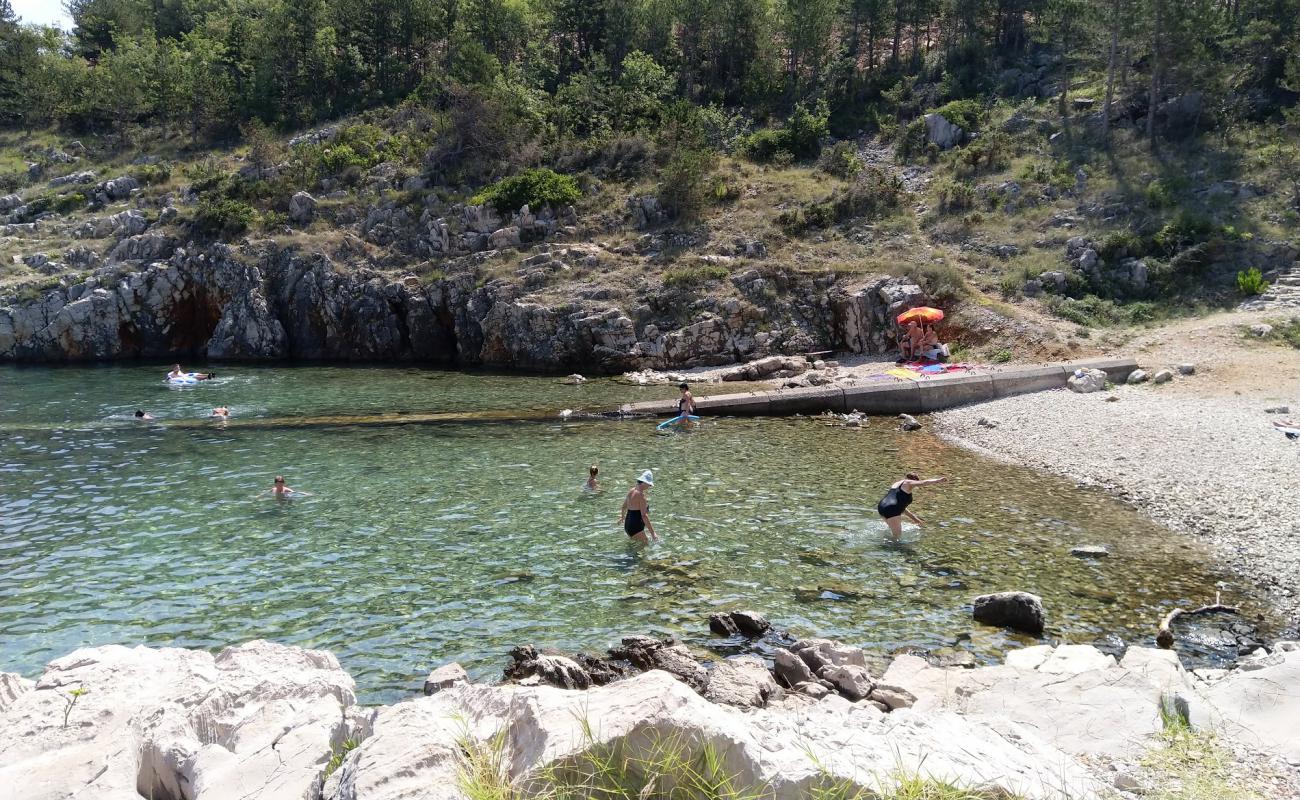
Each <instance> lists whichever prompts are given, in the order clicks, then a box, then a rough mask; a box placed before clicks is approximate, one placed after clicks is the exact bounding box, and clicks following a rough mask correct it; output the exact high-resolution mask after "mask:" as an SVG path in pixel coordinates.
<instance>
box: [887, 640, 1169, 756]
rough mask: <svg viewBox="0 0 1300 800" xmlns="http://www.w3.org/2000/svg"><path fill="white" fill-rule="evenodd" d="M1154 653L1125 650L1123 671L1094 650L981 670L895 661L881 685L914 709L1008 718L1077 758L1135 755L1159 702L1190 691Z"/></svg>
mask: <svg viewBox="0 0 1300 800" xmlns="http://www.w3.org/2000/svg"><path fill="white" fill-rule="evenodd" d="M1158 653H1159V651H1149V650H1147V649H1146V648H1129V651H1128V654H1126V656H1125V663H1124V664H1122V665H1121V664H1116V662H1115V659H1114V657H1113V656H1109V655H1106V654H1104V653H1101V652H1100V651H1098V650H1096V649H1095V648H1093V647H1091V646H1087V645H1063V646H1060V647H1055V648H1053V647H1051V646H1048V645H1042V646H1039V647H1031V648H1026V649H1025V650H1023V651H1019V652H1018V653H1012V654H1010V655H1008V657H1007V664H1006V666H993V667H984V668H980V669H960V668H943V667H934V666H931V665H930V664H928V663H926V662H925V661H924V660H922V659H920V658H917V657H915V656H899V657H898V658H896V659H894V661H893V663H891V664H890V666H889V669H888V670H887V671H886V672H885V674H884V676H883V677H882V678H881V683H886V684H891V685H895V686H901V687H903V688H905V689H907V690H908V691H910V692H911V693H912V694H914V695H916V696H917V698H918V699H917V702H916V704H915V706H913V708H914V709H915V710H916V711H920V712H928V711H934V710H938V709H954V710H957V711H960V712H961V713H962V714H963V715H965V716H966V717H967V718H968V719H970V720H972V721H980V722H984V723H987V724H991V725H996V724H999V723H997V720H998V719H999V718H1000V719H1004V720H1008V721H1010V722H1011V723H1014V724H1016V725H1019V726H1021V727H1024V728H1027V729H1029V730H1032V731H1033V732H1034V733H1036V734H1037V735H1038V736H1040V737H1042V738H1043V739H1044V740H1046V741H1047V742H1049V743H1051V744H1052V745H1054V746H1056V747H1059V748H1061V749H1062V750H1064V751H1065V752H1067V753H1071V754H1073V755H1077V756H1092V755H1098V754H1100V755H1107V756H1124V757H1131V756H1134V757H1135V756H1136V755H1137V754H1140V752H1141V751H1142V748H1143V746H1144V745H1143V742H1144V741H1145V740H1146V739H1147V738H1148V737H1150V736H1151V735H1152V734H1155V733H1157V732H1159V731H1160V730H1161V729H1162V727H1163V724H1162V721H1161V718H1160V702H1161V698H1162V696H1165V695H1167V694H1172V695H1176V696H1180V697H1182V696H1186V695H1189V694H1190V693H1191V685H1190V682H1189V680H1188V678H1187V675H1186V673H1185V672H1184V671H1183V670H1182V668H1181V666H1177V665H1176V664H1174V663H1170V661H1169V660H1168V657H1166V656H1161V655H1159V654H1158ZM1170 655H1172V654H1170Z"/></svg>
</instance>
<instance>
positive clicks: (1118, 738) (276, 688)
mask: <svg viewBox="0 0 1300 800" xmlns="http://www.w3.org/2000/svg"><path fill="white" fill-rule="evenodd" d="M834 646H835V647H842V646H840V645H834ZM746 658H748V657H742V659H737V660H739V661H744V660H746ZM721 663H722V664H723V665H725V664H729V663H732V662H721ZM720 668H721V667H718V666H715V667H714V670H713V672H715V673H716V672H718V670H719V669H720ZM736 672H737V671H736V670H732V671H731V674H730V677H729V678H728V679H727V681H726V682H725V683H727V685H730V686H733V687H734V685H736V684H737V683H739V684H743V683H744V678H743V677H742V678H740V679H739V680H737V679H736ZM740 672H741V673H743V672H744V670H740ZM449 673H451V677H450V679H448V680H446V681H444V682H442V683H440V684H438V685H437V686H435V687H434V688H433V691H434V692H435V693H434V694H432V695H430V696H425V697H415V698H412V699H409V700H405V701H402V702H399V703H396V704H393V705H390V706H382V707H378V708H365V707H361V706H358V705H357V704H356V699H355V695H354V692H353V689H354V682H353V679H352V678H351V676H349V675H348V674H347V673H346V672H344V671H343V669H342V668H341V667H340V665H339V663H338V661H337V659H335V657H334V656H333V655H331V654H329V653H327V652H323V651H318V650H306V649H302V648H298V647H291V646H286V645H280V644H275V643H271V642H266V641H253V642H249V643H247V644H243V645H240V646H238V647H232V648H228V649H226V650H223V651H221V652H220V653H218V654H217V655H215V656H214V655H212V654H211V653H208V652H205V651H198V650H184V649H176V648H162V649H153V648H147V647H136V648H126V647H121V646H105V647H95V648H83V649H80V650H77V651H75V652H73V653H71V654H70V655H67V656H64V657H63V658H59V659H56V660H54V661H51V662H50V663H49V664H48V665H47V666H46V668H45V670H44V672H43V673H42V675H41V676H40V678H39V679H38V680H37V681H35V682H33V681H30V680H27V679H24V678H22V677H20V676H18V675H14V674H11V673H0V785H4V786H5V787H6V790H7V791H10V792H12V796H15V797H26V798H54V797H74V796H75V797H95V798H100V799H101V800H127V798H139V797H142V796H143V797H150V798H153V799H154V800H212V799H213V798H235V797H239V798H245V800H258V799H263V800H272V798H276V799H277V800H278V799H279V798H308V799H309V800H317V799H318V798H321V799H323V800H399V798H400V799H407V798H409V799H411V800H414V799H416V798H430V799H432V798H460V797H463V796H464V795H463V793H462V790H461V788H460V784H459V781H458V777H457V776H458V774H459V772H460V770H462V769H463V768H464V759H465V758H466V753H467V752H472V751H473V750H474V748H480V747H482V748H486V747H493V746H495V747H499V748H500V750H499V753H498V754H497V755H498V756H499V759H500V764H501V768H502V770H503V772H504V773H505V775H504V777H506V778H508V779H509V780H512V781H515V782H517V783H519V784H522V783H524V782H526V781H527V780H528V779H529V778H530V777H534V776H536V775H537V774H538V772H539V771H540V770H544V769H545V768H547V767H548V766H550V765H555V764H558V763H562V762H563V763H571V762H572V759H574V758H576V757H579V756H580V755H581V754H583V753H585V752H589V751H591V750H592V749H593V748H601V747H617V748H622V752H624V753H636V752H638V751H642V750H645V749H647V748H651V747H653V746H655V743H656V742H662V741H665V740H666V739H672V740H673V741H676V742H679V743H680V745H681V746H682V747H684V748H686V749H687V750H690V751H692V752H698V751H699V750H700V749H701V748H705V747H709V748H712V751H713V752H715V753H716V754H717V755H718V756H719V757H720V758H721V760H722V762H723V766H724V768H725V770H726V771H727V773H728V774H731V775H734V776H735V778H736V780H737V781H738V782H739V783H740V784H742V785H749V786H764V787H767V790H768V794H769V796H771V797H773V798H796V797H804V796H807V794H808V792H809V791H810V790H811V789H812V788H813V787H814V786H817V785H825V784H826V783H827V782H831V783H841V782H848V783H849V784H853V785H857V786H859V787H862V788H863V789H867V790H871V791H880V790H887V789H889V788H890V787H891V786H892V785H893V784H895V783H897V782H898V780H900V778H901V777H902V776H922V777H931V778H935V779H939V780H944V781H951V782H953V783H957V784H960V785H963V786H967V787H970V788H978V789H982V790H985V791H987V792H989V793H990V796H1003V795H1002V794H999V793H1005V792H1011V793H1014V794H1016V795H1019V796H1023V797H1025V798H1036V799H1042V800H1064V799H1065V798H1094V797H1102V796H1105V795H1106V792H1107V791H1108V788H1109V786H1108V785H1109V784H1111V783H1112V782H1113V781H1114V780H1115V777H1114V774H1113V773H1109V774H1108V773H1107V772H1106V771H1105V770H1104V769H1099V768H1098V766H1097V764H1098V763H1099V761H1104V760H1106V759H1117V758H1119V759H1124V758H1133V759H1136V758H1138V756H1139V754H1140V753H1141V752H1142V751H1143V749H1144V747H1145V746H1146V742H1147V740H1148V739H1149V737H1150V735H1151V734H1153V733H1155V732H1156V731H1158V730H1159V728H1160V725H1161V708H1162V705H1163V706H1164V707H1165V708H1166V709H1171V710H1173V712H1174V713H1179V714H1186V715H1187V716H1188V717H1189V718H1190V720H1191V722H1192V723H1193V724H1194V725H1197V726H1210V727H1214V728H1216V729H1221V730H1226V731H1227V732H1229V733H1230V734H1231V735H1233V736H1234V737H1237V738H1238V739H1241V740H1245V741H1249V743H1250V744H1251V745H1253V746H1255V747H1257V748H1258V749H1259V750H1260V751H1261V752H1264V753H1269V754H1273V755H1278V756H1282V757H1283V758H1286V759H1287V760H1289V761H1290V762H1291V763H1292V764H1297V763H1300V731H1298V730H1297V729H1296V728H1295V727H1294V726H1293V725H1292V724H1291V721H1292V720H1294V719H1296V718H1297V714H1300V691H1298V690H1300V649H1297V648H1296V647H1295V646H1294V644H1292V643H1279V644H1278V645H1277V646H1276V647H1275V651H1274V652H1273V653H1271V654H1268V655H1267V656H1262V657H1259V658H1256V659H1254V660H1252V661H1249V662H1245V663H1243V665H1242V666H1241V667H1240V668H1239V669H1237V670H1235V671H1233V672H1231V673H1229V674H1227V675H1226V676H1224V677H1220V676H1212V678H1213V680H1212V681H1211V680H1206V679H1204V678H1201V677H1196V676H1193V675H1190V674H1189V673H1187V672H1186V671H1184V669H1183V668H1182V666H1181V664H1179V663H1178V661H1177V658H1176V656H1175V655H1174V654H1173V653H1172V652H1170V651H1164V650H1152V649H1147V648H1138V647H1133V648H1130V649H1129V650H1128V652H1127V653H1126V655H1125V656H1124V658H1123V659H1122V660H1119V661H1116V659H1115V658H1114V657H1112V656H1108V655H1104V654H1102V653H1100V652H1098V651H1097V650H1095V649H1094V648H1092V647H1089V646H1074V645H1062V646H1059V647H1052V646H1050V645H1043V646H1039V647H1031V648H1027V649H1025V650H1021V651H1016V652H1013V653H1011V654H1010V655H1009V656H1008V658H1007V663H1006V664H1005V665H1001V666H992V667H984V668H978V669H962V668H959V667H936V666H933V665H931V664H928V663H927V662H925V661H924V660H922V659H920V658H917V657H915V656H899V657H898V658H896V659H895V660H894V661H893V663H892V664H891V665H890V666H889V668H888V670H887V671H886V672H885V674H884V675H883V677H882V678H881V680H880V682H879V683H880V684H881V685H888V686H890V687H895V688H897V689H899V690H900V691H905V692H908V693H911V694H912V695H914V696H915V698H916V702H915V705H914V706H912V707H911V708H903V707H900V708H897V709H896V710H893V711H892V712H889V713H886V712H884V711H882V710H880V708H878V707H877V706H876V705H875V704H874V703H872V702H869V701H865V702H857V703H854V702H851V701H849V700H848V699H845V698H844V697H842V696H839V695H835V694H830V695H827V696H825V697H823V698H822V699H813V698H811V697H809V696H806V695H804V694H802V693H789V694H778V695H777V696H774V697H773V698H771V701H770V702H769V703H768V705H767V707H765V708H759V709H751V710H742V709H739V708H736V707H734V706H730V705H722V704H718V703H714V702H711V701H710V700H709V699H706V696H707V692H706V696H701V695H700V694H699V693H698V692H697V691H696V690H694V689H692V688H691V687H690V686H688V685H687V684H686V683H683V682H682V681H681V680H680V679H679V678H678V677H674V676H673V675H671V674H669V673H668V672H665V671H662V670H657V669H656V670H651V671H649V672H645V673H642V674H640V675H637V676H634V677H628V678H624V679H621V680H617V681H615V682H613V683H609V684H608V685H605V686H598V687H593V688H590V689H587V690H566V689H560V688H555V687H552V686H536V685H519V684H502V685H485V684H473V683H469V682H467V681H464V680H462V679H460V678H459V677H457V673H456V670H450V671H449ZM764 675H766V673H765V672H764ZM697 688H698V687H697ZM1166 713H1168V712H1166ZM499 734H500V735H499ZM492 743H496V744H495V745H494V744H492Z"/></svg>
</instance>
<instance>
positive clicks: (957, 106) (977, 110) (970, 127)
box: [931, 100, 986, 133]
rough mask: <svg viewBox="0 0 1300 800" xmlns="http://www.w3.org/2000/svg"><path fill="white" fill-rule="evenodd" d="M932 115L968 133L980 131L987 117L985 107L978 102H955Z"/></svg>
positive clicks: (940, 107)
mask: <svg viewBox="0 0 1300 800" xmlns="http://www.w3.org/2000/svg"><path fill="white" fill-rule="evenodd" d="M931 113H932V114H938V115H940V116H941V117H943V118H944V119H946V120H948V121H949V122H951V123H952V124H953V125H956V126H957V127H958V128H961V129H962V130H963V131H965V132H966V133H970V132H971V131H976V130H979V128H980V126H981V125H983V124H984V118H985V116H986V114H985V111H984V106H983V104H982V103H980V101H978V100H953V101H952V102H951V103H947V104H945V105H941V106H939V107H938V108H936V109H934V111H932V112H931Z"/></svg>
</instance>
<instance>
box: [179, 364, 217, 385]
mask: <svg viewBox="0 0 1300 800" xmlns="http://www.w3.org/2000/svg"><path fill="white" fill-rule="evenodd" d="M215 377H217V373H215V372H186V371H185V370H183V369H181V365H180V364H173V365H172V371H171V372H169V373H167V382H168V383H198V382H199V381H207V380H211V379H213V378H215Z"/></svg>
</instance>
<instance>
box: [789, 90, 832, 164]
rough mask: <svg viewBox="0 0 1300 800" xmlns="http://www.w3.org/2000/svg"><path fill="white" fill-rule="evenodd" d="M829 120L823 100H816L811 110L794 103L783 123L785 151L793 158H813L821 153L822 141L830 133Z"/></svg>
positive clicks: (828, 111) (828, 109) (827, 110)
mask: <svg viewBox="0 0 1300 800" xmlns="http://www.w3.org/2000/svg"><path fill="white" fill-rule="evenodd" d="M830 118H831V111H830V107H829V106H828V105H826V101H825V100H818V101H817V104H816V105H814V106H813V107H812V108H811V109H810V108H808V107H807V106H805V105H804V104H803V103H796V104H795V107H794V113H793V114H791V115H790V119H788V120H786V123H785V134H786V137H785V149H786V150H789V151H790V154H791V155H793V156H794V157H795V158H799V159H806V158H815V157H816V156H817V154H818V153H820V152H821V149H822V139H825V138H826V137H827V135H829V133H830Z"/></svg>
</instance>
